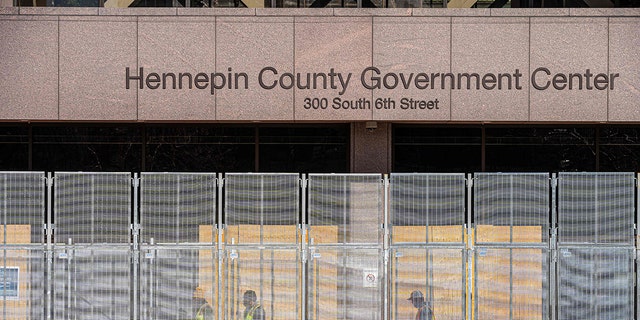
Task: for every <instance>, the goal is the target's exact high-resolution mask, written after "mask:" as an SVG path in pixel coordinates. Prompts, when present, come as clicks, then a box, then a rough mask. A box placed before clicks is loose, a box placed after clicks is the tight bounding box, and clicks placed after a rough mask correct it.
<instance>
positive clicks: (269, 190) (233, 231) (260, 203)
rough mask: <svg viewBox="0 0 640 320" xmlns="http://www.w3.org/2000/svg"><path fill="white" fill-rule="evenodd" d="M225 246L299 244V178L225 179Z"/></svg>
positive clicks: (241, 176)
mask: <svg viewBox="0 0 640 320" xmlns="http://www.w3.org/2000/svg"><path fill="white" fill-rule="evenodd" d="M224 188H225V208H224V212H225V225H226V230H225V234H226V236H225V240H226V243H227V244H296V243H299V229H298V224H299V223H300V203H299V201H300V179H299V176H298V174H286V173H278V174H251V173H243V174H240V173H237V174H236V173H230V174H226V175H225V182H224Z"/></svg>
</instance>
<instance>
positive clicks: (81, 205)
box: [53, 172, 132, 244]
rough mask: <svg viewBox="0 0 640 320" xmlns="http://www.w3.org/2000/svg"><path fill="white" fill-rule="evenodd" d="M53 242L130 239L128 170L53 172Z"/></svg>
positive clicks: (118, 241) (118, 240)
mask: <svg viewBox="0 0 640 320" xmlns="http://www.w3.org/2000/svg"><path fill="white" fill-rule="evenodd" d="M54 179H55V186H54V199H53V203H54V205H55V209H54V222H55V226H56V228H55V242H56V243H67V244H68V243H69V242H71V243H85V244H92V243H130V242H131V232H130V226H131V218H132V217H131V208H132V206H131V201H132V200H131V190H132V188H131V175H130V174H129V173H65V172H62V173H56V175H55V178H54Z"/></svg>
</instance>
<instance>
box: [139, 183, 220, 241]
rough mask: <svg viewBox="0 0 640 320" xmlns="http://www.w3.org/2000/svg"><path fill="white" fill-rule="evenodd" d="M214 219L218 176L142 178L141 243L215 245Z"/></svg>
mask: <svg viewBox="0 0 640 320" xmlns="http://www.w3.org/2000/svg"><path fill="white" fill-rule="evenodd" d="M215 217H216V176H215V174H209V173H142V174H141V176H140V224H141V229H142V230H141V240H142V243H147V244H153V243H156V244H188V243H199V244H203V243H209V244H212V243H214V242H216V240H217V239H216V232H215Z"/></svg>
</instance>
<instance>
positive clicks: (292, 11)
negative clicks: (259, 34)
mask: <svg viewBox="0 0 640 320" xmlns="http://www.w3.org/2000/svg"><path fill="white" fill-rule="evenodd" d="M256 15H258V16H292V17H308V16H333V8H259V9H256Z"/></svg>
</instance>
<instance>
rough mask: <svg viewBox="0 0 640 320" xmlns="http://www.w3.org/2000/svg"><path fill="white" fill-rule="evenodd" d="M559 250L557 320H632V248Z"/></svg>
mask: <svg viewBox="0 0 640 320" xmlns="http://www.w3.org/2000/svg"><path fill="white" fill-rule="evenodd" d="M559 251H560V252H559V257H558V270H559V271H558V272H559V281H558V296H559V297H558V300H559V301H558V319H560V320H564V319H593V320H611V319H633V316H634V301H633V299H634V279H633V275H634V265H633V260H634V259H633V254H634V252H633V248H584V247H565V248H561V249H560V250H559Z"/></svg>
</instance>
